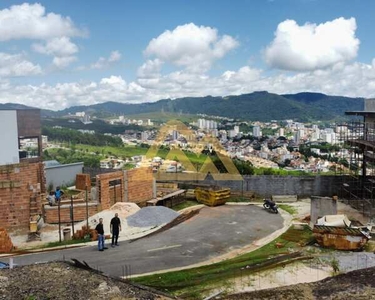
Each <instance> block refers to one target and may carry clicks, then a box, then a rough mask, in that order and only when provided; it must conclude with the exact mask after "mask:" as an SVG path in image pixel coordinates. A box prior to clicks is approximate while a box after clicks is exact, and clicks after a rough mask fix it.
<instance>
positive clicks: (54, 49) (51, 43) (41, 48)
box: [32, 36, 78, 56]
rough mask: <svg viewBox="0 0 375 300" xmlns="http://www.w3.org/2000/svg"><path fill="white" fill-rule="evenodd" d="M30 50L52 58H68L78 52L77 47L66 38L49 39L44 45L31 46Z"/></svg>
mask: <svg viewBox="0 0 375 300" xmlns="http://www.w3.org/2000/svg"><path fill="white" fill-rule="evenodd" d="M32 48H33V50H34V51H36V52H38V53H41V54H46V55H53V56H69V55H72V54H75V53H77V52H78V47H77V45H76V44H74V43H72V42H71V41H70V39H69V38H68V37H66V36H63V37H58V38H53V39H50V40H48V41H47V42H45V44H40V43H36V44H33V45H32Z"/></svg>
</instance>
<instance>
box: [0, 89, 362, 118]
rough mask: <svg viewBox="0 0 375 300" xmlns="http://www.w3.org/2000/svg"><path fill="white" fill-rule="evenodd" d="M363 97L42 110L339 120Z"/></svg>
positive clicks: (262, 95)
mask: <svg viewBox="0 0 375 300" xmlns="http://www.w3.org/2000/svg"><path fill="white" fill-rule="evenodd" d="M2 108H3V109H5V108H27V107H25V106H24V105H21V104H13V103H7V104H0V109H2ZM363 108H364V98H349V97H341V96H328V95H325V94H320V93H298V94H287V95H277V94H272V93H268V92H254V93H251V94H243V95H239V96H227V97H211V96H206V97H185V98H178V99H175V100H171V99H164V100H159V101H156V102H150V103H140V104H131V103H119V102H112V101H109V102H104V103H100V104H94V105H88V106H72V107H69V108H67V109H64V110H60V111H51V110H42V116H44V117H61V116H64V115H67V114H69V113H70V114H74V113H76V112H81V111H85V112H88V113H90V114H91V115H96V116H101V117H104V116H111V115H134V114H141V113H153V112H161V111H163V112H166V113H180V112H182V113H185V114H198V113H201V114H207V115H215V116H222V117H228V118H237V119H245V120H254V121H255V120H257V121H270V120H284V119H294V120H299V121H304V122H306V121H314V120H322V121H331V120H338V119H343V118H344V117H345V115H344V112H345V111H351V110H363Z"/></svg>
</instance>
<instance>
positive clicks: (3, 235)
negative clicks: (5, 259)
mask: <svg viewBox="0 0 375 300" xmlns="http://www.w3.org/2000/svg"><path fill="white" fill-rule="evenodd" d="M12 250H13V244H12V240H11V239H10V236H9V235H8V232H7V231H6V230H5V228H0V253H9V252H11V251H12Z"/></svg>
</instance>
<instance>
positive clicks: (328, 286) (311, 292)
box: [221, 268, 375, 300]
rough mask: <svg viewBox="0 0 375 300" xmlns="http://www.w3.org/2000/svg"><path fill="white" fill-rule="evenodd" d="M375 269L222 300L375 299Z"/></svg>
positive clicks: (237, 295)
mask: <svg viewBox="0 0 375 300" xmlns="http://www.w3.org/2000/svg"><path fill="white" fill-rule="evenodd" d="M374 272H375V268H368V269H364V270H358V271H353V272H349V273H346V274H340V275H337V276H334V277H330V278H326V279H324V280H321V281H318V282H315V283H305V284H298V285H291V286H287V287H282V288H277V289H267V290H261V291H254V292H249V293H243V294H236V295H231V296H227V295H226V296H224V298H221V299H229V300H237V299H243V300H247V299H249V300H250V299H251V300H258V299H259V300H260V299H269V300H299V299H301V300H302V299H303V300H317V299H319V300H320V299H329V300H333V299H334V300H347V299H351V300H365V299H366V300H367V299H375V280H374V278H373V274H374Z"/></svg>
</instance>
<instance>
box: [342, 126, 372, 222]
mask: <svg viewBox="0 0 375 300" xmlns="http://www.w3.org/2000/svg"><path fill="white" fill-rule="evenodd" d="M338 126H339V127H338V129H339V130H338V136H337V139H338V142H339V143H341V145H342V151H341V157H340V161H341V162H342V163H344V165H346V167H345V168H341V169H340V171H341V175H342V176H341V177H342V182H341V186H340V188H339V189H338V190H339V191H340V193H341V195H340V198H341V199H343V201H344V202H345V203H347V204H349V205H350V206H352V207H353V208H355V209H357V210H358V211H360V212H362V213H363V215H365V216H368V217H369V218H370V219H371V220H372V219H373V218H374V217H375V123H374V122H360V121H351V122H347V123H344V124H339V125H338Z"/></svg>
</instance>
